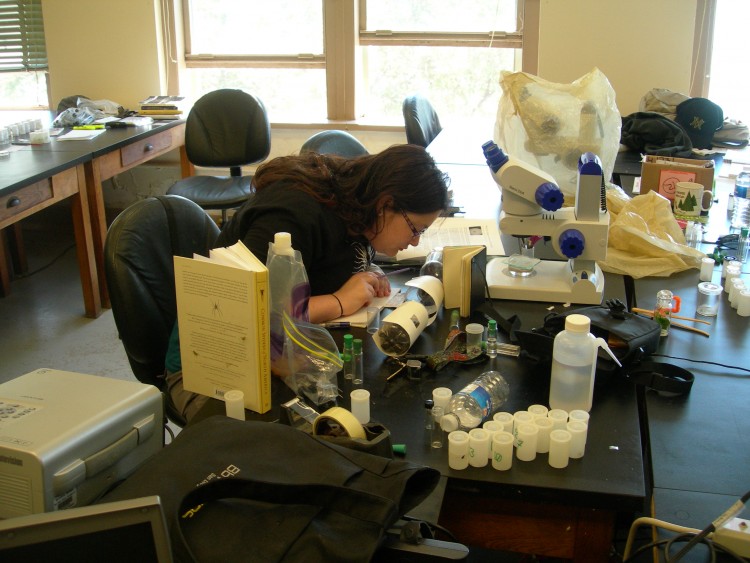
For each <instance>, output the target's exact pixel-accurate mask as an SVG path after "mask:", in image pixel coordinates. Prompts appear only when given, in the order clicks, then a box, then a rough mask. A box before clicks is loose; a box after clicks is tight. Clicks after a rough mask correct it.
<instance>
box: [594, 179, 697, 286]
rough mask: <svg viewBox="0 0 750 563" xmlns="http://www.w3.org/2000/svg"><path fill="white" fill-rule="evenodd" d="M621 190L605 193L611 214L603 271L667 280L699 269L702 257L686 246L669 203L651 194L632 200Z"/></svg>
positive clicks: (600, 265) (652, 192)
mask: <svg viewBox="0 0 750 563" xmlns="http://www.w3.org/2000/svg"><path fill="white" fill-rule="evenodd" d="M627 197H628V196H627V195H625V194H624V192H622V190H607V208H608V209H609V212H610V214H611V222H610V226H609V242H608V246H607V259H606V260H605V261H603V262H600V263H599V267H601V269H602V270H603V271H605V272H611V273H614V274H623V275H630V276H632V277H633V278H635V279H638V278H643V277H646V276H656V277H667V276H671V275H672V274H674V273H676V272H682V271H684V270H688V269H690V268H700V262H701V259H702V258H703V257H705V254H704V253H703V252H700V251H699V250H697V249H695V248H692V247H690V246H686V245H685V235H684V234H683V232H682V229H680V226H679V225H678V224H677V221H676V220H675V218H674V215H673V214H672V207H671V203H670V201H669V200H668V199H667V198H665V197H664V196H661V195H659V194H658V193H656V192H654V191H649V192H647V193H645V194H643V195H639V196H636V197H634V198H632V199H626V198H627Z"/></svg>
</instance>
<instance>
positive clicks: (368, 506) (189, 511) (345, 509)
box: [175, 477, 398, 561]
mask: <svg viewBox="0 0 750 563" xmlns="http://www.w3.org/2000/svg"><path fill="white" fill-rule="evenodd" d="M230 498H234V499H245V500H255V501H260V502H267V503H273V504H277V505H310V506H317V507H319V509H320V510H319V512H320V511H322V510H327V511H333V512H338V513H341V514H346V515H347V516H349V517H351V518H354V519H356V520H359V521H362V522H368V523H370V524H372V525H373V526H377V527H378V528H380V529H381V531H385V529H386V527H388V526H390V525H391V524H393V523H394V522H395V521H396V520H398V505H397V504H396V503H395V502H393V501H392V500H390V499H387V498H385V497H381V496H378V495H373V494H371V493H367V492H364V491H358V490H356V489H350V488H348V487H342V486H337V485H324V484H319V483H313V484H289V483H271V482H266V481H257V480H252V479H243V478H239V477H227V478H223V479H217V480H215V481H210V482H208V483H206V484H204V485H201V486H199V487H196V488H195V489H193V490H192V491H191V492H190V493H188V494H187V495H185V497H184V498H183V499H182V502H181V503H180V506H179V508H178V511H177V515H176V517H177V525H176V526H175V529H176V531H177V536H178V537H177V542H175V543H176V546H175V547H176V548H179V549H181V550H183V553H182V555H184V556H185V557H186V558H187V560H189V561H196V559H195V556H194V555H193V552H192V550H191V549H190V546H189V542H188V541H187V540H186V538H185V535H184V531H183V528H182V522H183V521H184V520H185V519H187V518H195V517H199V514H200V509H201V507H202V506H203V504H205V503H208V502H211V501H216V500H221V499H230ZM364 548H365V546H363V549H364Z"/></svg>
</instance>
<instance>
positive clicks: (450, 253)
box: [443, 245, 487, 317]
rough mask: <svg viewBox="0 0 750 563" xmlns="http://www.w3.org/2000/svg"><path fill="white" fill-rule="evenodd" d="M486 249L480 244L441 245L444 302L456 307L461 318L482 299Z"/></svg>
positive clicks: (450, 307)
mask: <svg viewBox="0 0 750 563" xmlns="http://www.w3.org/2000/svg"><path fill="white" fill-rule="evenodd" d="M486 270H487V248H486V247H484V246H482V245H472V246H446V247H443V291H444V292H445V297H444V301H443V305H444V306H445V308H446V309H455V308H457V307H458V308H459V313H460V315H461V316H462V317H468V316H469V315H470V314H471V311H472V309H475V308H477V307H478V306H479V305H480V304H481V303H482V301H483V300H484V295H485V291H484V288H485V281H484V276H485V275H486Z"/></svg>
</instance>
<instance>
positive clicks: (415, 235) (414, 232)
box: [399, 209, 427, 239]
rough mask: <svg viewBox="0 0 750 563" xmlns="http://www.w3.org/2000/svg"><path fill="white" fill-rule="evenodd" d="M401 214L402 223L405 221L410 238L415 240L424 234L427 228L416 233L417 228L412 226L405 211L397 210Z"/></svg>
mask: <svg viewBox="0 0 750 563" xmlns="http://www.w3.org/2000/svg"><path fill="white" fill-rule="evenodd" d="M399 211H400V212H401V215H403V217H404V221H406V224H407V225H408V226H409V230H410V231H411V238H413V239H415V238H418V237H421V236H422V235H423V234H424V232H425V231H426V230H427V227H425V228H424V229H422V230H421V231H418V230H417V228H416V227H415V226H414V223H412V222H411V219H409V216H408V215H407V214H406V211H404V210H403V209H399Z"/></svg>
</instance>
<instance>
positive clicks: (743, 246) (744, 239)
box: [737, 227, 750, 264]
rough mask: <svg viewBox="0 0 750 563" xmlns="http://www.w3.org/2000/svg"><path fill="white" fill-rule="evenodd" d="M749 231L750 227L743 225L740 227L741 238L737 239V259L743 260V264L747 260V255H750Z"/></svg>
mask: <svg viewBox="0 0 750 563" xmlns="http://www.w3.org/2000/svg"><path fill="white" fill-rule="evenodd" d="M748 232H750V227H742V228H741V229H740V238H739V240H738V241H737V261H738V262H742V263H743V264H744V263H745V262H747V256H748V250H749V249H748V245H750V240H748Z"/></svg>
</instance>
